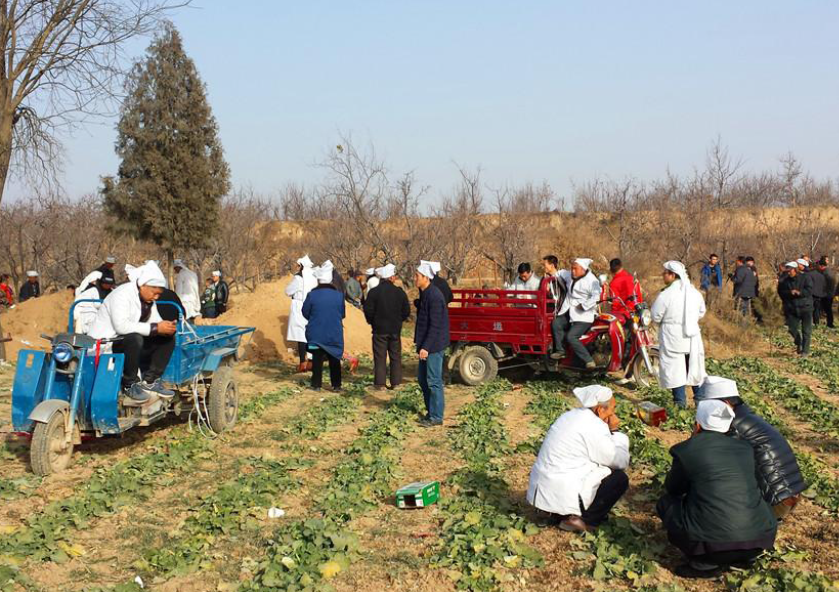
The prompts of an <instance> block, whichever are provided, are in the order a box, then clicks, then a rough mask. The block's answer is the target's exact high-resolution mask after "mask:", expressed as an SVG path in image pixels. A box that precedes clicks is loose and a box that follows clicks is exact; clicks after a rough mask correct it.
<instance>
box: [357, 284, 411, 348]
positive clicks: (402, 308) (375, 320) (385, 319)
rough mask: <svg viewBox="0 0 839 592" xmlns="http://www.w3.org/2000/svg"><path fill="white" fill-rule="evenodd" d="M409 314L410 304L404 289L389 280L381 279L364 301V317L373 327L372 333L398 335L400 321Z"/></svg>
mask: <svg viewBox="0 0 839 592" xmlns="http://www.w3.org/2000/svg"><path fill="white" fill-rule="evenodd" d="M410 316H411V305H410V304H408V296H407V295H406V294H405V290H403V289H402V288H400V287H399V286H397V285H395V284H394V283H393V282H391V281H390V280H382V281H381V283H380V284H379V285H378V286H376V287H375V288H373V289H372V290H370V293H369V294H368V295H367V299H366V300H365V301H364V317H365V318H366V319H367V322H368V323H370V325H371V326H372V327H373V334H374V335H399V334H400V333H401V332H402V323H404V322H405V321H407V320H408V317H410Z"/></svg>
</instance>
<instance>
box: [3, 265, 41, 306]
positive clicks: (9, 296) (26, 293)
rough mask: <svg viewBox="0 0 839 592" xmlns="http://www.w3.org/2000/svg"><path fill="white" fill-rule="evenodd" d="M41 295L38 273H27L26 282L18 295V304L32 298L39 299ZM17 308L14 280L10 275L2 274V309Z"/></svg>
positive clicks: (32, 271)
mask: <svg viewBox="0 0 839 592" xmlns="http://www.w3.org/2000/svg"><path fill="white" fill-rule="evenodd" d="M40 295H41V278H40V276H39V274H38V272H37V271H35V270H29V271H27V272H26V281H25V282H24V283H23V285H22V286H21V287H20V289H19V290H18V293H17V298H18V302H26V301H27V300H29V299H30V298H38V297H39V296H40ZM13 306H15V289H14V287H13V286H12V278H11V276H10V275H9V274H8V273H4V274H0V308H11V307H13Z"/></svg>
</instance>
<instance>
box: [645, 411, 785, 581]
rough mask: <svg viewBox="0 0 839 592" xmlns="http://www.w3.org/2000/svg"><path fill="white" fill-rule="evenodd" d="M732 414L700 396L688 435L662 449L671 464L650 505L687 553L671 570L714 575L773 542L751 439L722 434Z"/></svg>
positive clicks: (688, 574)
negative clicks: (660, 490)
mask: <svg viewBox="0 0 839 592" xmlns="http://www.w3.org/2000/svg"><path fill="white" fill-rule="evenodd" d="M733 419H734V411H733V410H732V409H731V408H730V407H729V406H728V405H726V404H725V403H723V402H722V401H716V400H704V399H703V400H702V401H700V402H699V403H698V404H697V406H696V422H697V423H696V430H695V431H694V433H693V435H692V436H691V437H690V439H688V440H686V441H685V442H682V443H680V444H676V445H675V446H673V447H672V448H671V449H670V454H671V455H672V456H673V466H672V467H671V468H670V472H669V473H668V474H667V478H666V479H665V482H664V488H665V490H666V493H665V495H664V496H662V498H661V499H660V500H659V501H658V505H657V506H656V511H657V513H658V515H659V517H660V518H661V521H662V522H663V523H664V528H665V529H666V530H667V538H668V540H669V541H670V542H671V543H672V544H673V545H675V546H676V547H678V548H679V550H680V551H682V553H684V554H685V556H686V557H687V559H688V563H687V564H686V565H683V566H680V567H679V568H677V569H676V574H677V575H679V576H682V577H717V576H718V575H719V574H720V573H721V572H722V571H724V570H725V569H726V568H727V567H728V566H730V565H731V564H742V563H750V562H752V561H753V560H754V559H755V558H757V557H758V556H759V555H760V554H761V553H763V551H765V550H768V549H772V548H773V547H774V544H775V535H776V533H777V530H778V522H777V520H776V519H775V516H774V515H773V514H772V510H771V508H770V507H769V504H767V503H766V501H765V500H764V499H763V497H762V495H761V492H760V488H759V487H758V484H757V478H756V476H755V461H754V452H753V450H752V447H751V445H749V443H748V442H745V441H743V440H738V439H737V438H734V437H732V436H730V435H728V432H729V430H730V428H731V422H732V420H733Z"/></svg>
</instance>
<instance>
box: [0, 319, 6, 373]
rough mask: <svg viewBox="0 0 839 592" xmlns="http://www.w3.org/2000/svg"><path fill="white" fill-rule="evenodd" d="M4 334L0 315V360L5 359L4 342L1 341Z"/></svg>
mask: <svg viewBox="0 0 839 592" xmlns="http://www.w3.org/2000/svg"><path fill="white" fill-rule="evenodd" d="M5 336H6V334H5V333H3V316H2V315H0V362H2V361H4V360H5V359H6V343H5V342H4V341H3V338H4V337H5Z"/></svg>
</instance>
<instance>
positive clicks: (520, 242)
mask: <svg viewBox="0 0 839 592" xmlns="http://www.w3.org/2000/svg"><path fill="white" fill-rule="evenodd" d="M553 204H554V192H553V190H552V189H551V187H550V185H548V184H547V183H542V185H539V186H534V185H532V184H531V183H528V184H526V185H524V186H523V187H504V188H502V189H499V190H496V191H495V215H494V216H492V217H491V222H490V225H491V226H490V227H489V228H488V229H487V231H486V240H484V241H483V245H484V250H483V255H484V257H486V258H487V259H488V260H489V261H491V262H492V263H493V264H494V265H495V266H496V267H497V268H498V270H499V271H500V272H501V275H502V276H503V277H504V280H505V281H506V282H512V281H513V280H514V279H515V277H516V271H517V269H518V266H519V263H522V262H524V261H533V260H535V259H536V257H537V256H538V254H537V253H536V250H535V249H536V228H538V227H539V219H538V218H539V215H540V214H544V213H546V212H549V211H550V210H551V208H552V206H553Z"/></svg>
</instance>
